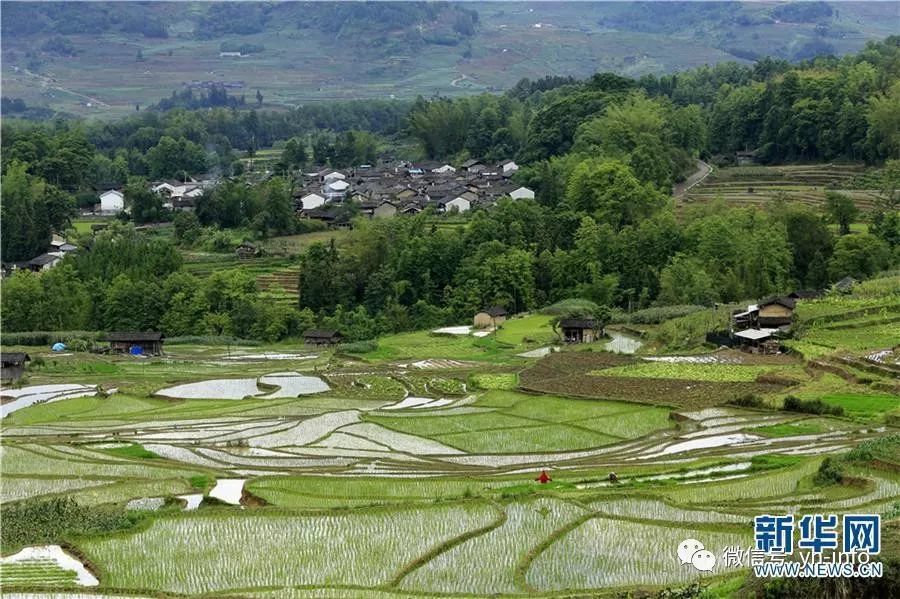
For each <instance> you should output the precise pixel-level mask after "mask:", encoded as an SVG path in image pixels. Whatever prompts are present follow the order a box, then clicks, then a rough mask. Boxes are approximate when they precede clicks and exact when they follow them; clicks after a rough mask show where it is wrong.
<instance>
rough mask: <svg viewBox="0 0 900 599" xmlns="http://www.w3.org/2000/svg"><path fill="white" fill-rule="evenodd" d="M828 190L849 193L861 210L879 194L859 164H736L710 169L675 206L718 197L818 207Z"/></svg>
mask: <svg viewBox="0 0 900 599" xmlns="http://www.w3.org/2000/svg"><path fill="white" fill-rule="evenodd" d="M828 191H838V192H840V193H843V194H846V195H848V196H850V197H851V198H853V200H854V201H855V202H856V206H857V208H859V209H860V211H862V212H864V213H865V212H869V211H871V210H872V208H873V207H874V206H875V202H876V200H877V199H878V196H879V190H878V189H877V181H876V180H875V178H874V177H872V176H871V171H867V170H866V167H865V166H864V165H862V164H810V165H792V166H738V167H726V168H717V169H714V170H713V172H712V174H710V176H709V177H707V178H706V179H704V180H703V181H702V182H701V183H700V184H698V185H696V186H695V187H693V188H692V189H691V190H690V191H689V192H688V193H687V194H686V195H685V196H684V198H682V199H681V200H680V201H679V206H681V207H687V206H691V205H695V204H702V203H706V202H712V201H715V200H718V199H721V200H723V201H724V202H725V203H726V204H728V205H731V206H749V207H764V206H767V205H769V204H771V203H772V202H773V201H775V200H778V199H783V200H784V201H786V202H788V203H794V204H803V205H806V206H809V207H811V208H815V209H821V208H822V207H823V206H824V203H825V193H826V192H828Z"/></svg>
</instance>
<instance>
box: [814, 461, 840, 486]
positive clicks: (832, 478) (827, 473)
mask: <svg viewBox="0 0 900 599" xmlns="http://www.w3.org/2000/svg"><path fill="white" fill-rule="evenodd" d="M843 480H844V471H843V469H842V468H841V463H840V461H839V460H838V459H837V458H831V457H828V458H825V460H824V461H823V462H822V464H821V465H820V466H819V471H818V472H816V475H815V476H814V477H813V482H814V483H816V484H817V485H821V486H825V485H836V484H839V483H840V482H841V481H843Z"/></svg>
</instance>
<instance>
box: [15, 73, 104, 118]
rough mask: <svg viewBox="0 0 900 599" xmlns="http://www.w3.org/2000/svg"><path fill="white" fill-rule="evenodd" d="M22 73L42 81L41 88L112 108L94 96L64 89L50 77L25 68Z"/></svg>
mask: <svg viewBox="0 0 900 599" xmlns="http://www.w3.org/2000/svg"><path fill="white" fill-rule="evenodd" d="M21 71H22V72H23V73H25V74H26V75H28V76H29V77H33V78H34V79H37V80H38V81H40V82H41V86H42V87H44V88H49V89H56V90H59V91H61V92H64V93H67V94H71V95H73V96H77V97H79V98H84V99H85V100H86V101H88V102H90V103H91V104H93V105H95V106H101V107H103V108H110V105H109V104H107V103H106V102H104V101H103V100H100V99H98V98H94V97H93V96H86V95H85V94H82V93H79V92H76V91H74V90H71V89H68V88H66V87H62V86H61V85H56V82H55V80H53V79H51V78H50V77H47V76H46V75H40V74H38V73H35V72H33V71H29V70H28V69H25V68H23V69H21Z"/></svg>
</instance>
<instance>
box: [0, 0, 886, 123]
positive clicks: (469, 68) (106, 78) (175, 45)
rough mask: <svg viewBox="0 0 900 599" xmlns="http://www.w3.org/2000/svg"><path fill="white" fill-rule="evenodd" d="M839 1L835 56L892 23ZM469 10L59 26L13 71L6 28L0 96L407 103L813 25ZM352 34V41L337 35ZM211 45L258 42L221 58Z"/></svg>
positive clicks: (600, 12) (113, 103)
mask: <svg viewBox="0 0 900 599" xmlns="http://www.w3.org/2000/svg"><path fill="white" fill-rule="evenodd" d="M604 4H605V5H604ZM844 4H845V6H842V7H841V10H840V13H841V14H840V16H836V17H835V19H834V23H835V26H840V27H843V28H845V33H844V34H843V35H841V36H840V37H830V38H828V42H829V43H830V44H831V45H832V46H833V47H834V49H835V52H836V53H838V54H842V53H846V52H853V51H857V50H859V49H861V48H862V47H863V46H864V44H865V42H866V41H867V40H870V39H875V38H881V37H884V36H887V35H890V34H892V33H895V31H894V29H895V28H892V27H891V24H892V23H890V18H887V17H886V15H891V13H890V12H889V11H890V8H886V7H885V6H884V5H886V4H888V3H882V2H869V3H866V2H859V3H844ZM475 9H476V10H478V12H479V17H480V18H479V26H478V29H477V31H476V34H475V35H474V36H473V37H472V38H470V39H469V40H467V41H465V42H462V43H459V44H458V45H456V46H443V45H437V44H426V45H422V46H414V45H408V44H403V43H398V44H393V45H391V46H390V47H386V46H384V43H383V42H382V41H380V40H372V39H367V38H366V37H365V36H366V32H351V33H349V34H348V33H347V32H344V31H320V30H316V29H314V28H308V29H302V30H301V29H297V28H296V26H295V25H296V24H295V23H293V22H285V23H269V25H268V28H267V30H266V31H264V32H261V33H257V34H252V35H236V34H229V35H224V36H222V37H218V38H216V39H211V40H200V39H194V38H193V37H192V36H191V35H190V33H189V30H190V27H191V26H192V23H191V22H190V20H189V19H186V20H183V21H182V22H179V23H177V24H176V25H175V26H174V27H172V28H171V36H170V37H169V38H167V39H150V38H144V37H143V36H140V35H123V34H120V33H115V32H109V31H96V32H89V33H85V34H81V35H67V36H66V37H67V38H68V39H69V40H70V41H71V42H72V44H73V45H74V47H75V49H76V51H77V55H76V56H74V57H65V58H62V57H50V56H47V55H41V58H42V60H45V61H46V64H45V65H44V66H43V67H41V69H40V70H39V72H36V73H32V72H29V71H27V70H26V66H27V64H28V63H29V61H30V56H29V55H33V54H32V53H38V54H39V51H38V49H39V48H40V46H41V44H42V43H43V42H45V41H46V39H47V38H48V37H49V36H46V35H35V36H27V37H17V38H12V37H8V38H6V39H4V43H3V71H2V75H3V94H4V95H5V96H9V97H14V98H15V97H19V98H22V99H24V100H25V101H26V102H27V103H28V104H34V105H49V106H50V107H51V108H54V109H56V110H61V111H65V112H69V113H74V114H79V115H91V116H100V117H104V118H106V117H114V116H123V115H127V114H130V113H133V112H134V111H135V104H138V103H140V104H141V106H142V107H146V106H148V105H149V104H152V103H155V102H157V101H159V99H160V98H161V97H163V96H168V95H169V93H170V92H171V91H172V90H176V89H181V87H182V85H183V83H185V82H189V81H191V80H218V81H242V82H243V85H244V86H243V88H242V89H240V90H237V93H238V94H240V93H245V94H246V97H247V100H248V103H251V104H252V103H254V102H253V101H254V98H255V93H256V90H257V89H259V90H260V91H261V92H262V94H263V96H264V97H265V104H266V105H267V106H268V107H273V106H296V105H297V104H300V103H303V102H329V101H337V100H346V99H357V98H378V99H390V98H399V99H410V100H411V99H414V98H415V97H416V96H417V95H420V94H421V95H423V96H431V95H442V96H458V95H464V94H471V93H478V92H484V91H500V90H503V89H507V88H509V87H511V86H513V85H514V84H515V83H516V82H517V81H518V80H520V79H521V78H523V77H528V78H531V79H537V78H540V77H543V76H545V75H573V76H575V77H587V76H589V75H591V74H593V73H595V72H598V71H615V72H619V73H623V74H626V75H629V76H640V75H643V74H646V73H655V74H660V73H665V72H673V71H677V70H683V69H688V68H693V67H699V66H703V65H705V64H715V63H718V62H723V61H737V62H747V61H746V60H744V59H742V58H738V57H737V56H735V55H734V54H730V53H729V52H728V50H729V49H732V48H741V49H744V50H749V51H751V52H757V53H758V54H760V55H762V54H766V53H770V52H778V51H781V50H784V49H785V48H790V47H791V46H793V45H795V44H797V43H802V42H805V41H807V40H810V39H813V38H815V35H816V34H815V31H814V28H815V23H779V24H777V25H772V24H769V25H757V26H736V25H735V26H733V27H728V28H727V30H725V31H722V30H721V29H719V28H716V25H715V23H713V22H703V19H696V20H691V21H687V22H682V23H673V24H672V27H674V30H673V31H670V30H666V31H668V33H650V32H647V31H639V30H637V29H640V28H641V25H642V24H640V23H639V24H636V27H635V29H636V30H635V31H628V30H625V29H624V27H623V28H621V29H615V28H612V27H610V26H607V25H604V24H603V22H604V17H608V16H609V15H610V14H612V13H614V12H615V11H616V9H615V8H610V7H609V4H608V3H596V4H594V3H581V2H554V3H527V4H514V3H479V5H478V6H477V7H475ZM747 10H751V12H752V11H753V10H754V9H752V8H750V9H747ZM759 10H760V11H763V12H765V11H766V10H768V7H766V6H761V7H760V8H759ZM185 11H186V12H187V13H190V12H191V11H192V9H190V8H187V9H185ZM538 25H539V26H538ZM651 29H652V28H651ZM707 30H708V31H707ZM354 36H355V37H361V38H362V39H359V40H352V41H349V42H348V37H354ZM223 41H228V42H240V43H246V44H255V45H262V46H264V47H265V50H264V51H263V52H260V53H258V54H253V55H251V56H247V57H242V58H237V57H220V56H219V49H220V44H221V43H222V42H223ZM723 48H724V49H723ZM138 51H140V52H141V56H142V59H140V60H139V59H138Z"/></svg>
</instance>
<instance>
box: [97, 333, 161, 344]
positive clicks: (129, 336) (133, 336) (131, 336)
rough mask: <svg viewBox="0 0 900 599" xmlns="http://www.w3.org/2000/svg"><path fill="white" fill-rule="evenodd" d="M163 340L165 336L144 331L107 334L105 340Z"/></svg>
mask: <svg viewBox="0 0 900 599" xmlns="http://www.w3.org/2000/svg"><path fill="white" fill-rule="evenodd" d="M163 339H165V336H164V335H163V334H162V333H155V332H152V331H144V332H135V333H107V334H106V340H107V341H122V342H126V343H127V342H128V341H137V342H141V341H162V340H163Z"/></svg>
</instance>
